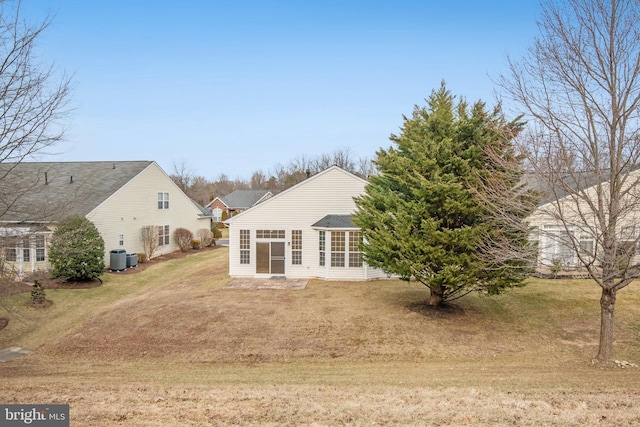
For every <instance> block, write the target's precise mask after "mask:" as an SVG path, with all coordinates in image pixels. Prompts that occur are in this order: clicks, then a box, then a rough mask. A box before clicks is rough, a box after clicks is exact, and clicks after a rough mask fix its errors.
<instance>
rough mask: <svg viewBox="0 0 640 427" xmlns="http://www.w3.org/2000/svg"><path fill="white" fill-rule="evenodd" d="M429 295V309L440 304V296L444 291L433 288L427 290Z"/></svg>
mask: <svg viewBox="0 0 640 427" xmlns="http://www.w3.org/2000/svg"><path fill="white" fill-rule="evenodd" d="M429 289H430V290H431V293H430V294H429V305H430V306H431V307H438V306H440V304H442V295H443V294H444V290H443V289H442V288H441V287H440V286H433V287H430V288H429Z"/></svg>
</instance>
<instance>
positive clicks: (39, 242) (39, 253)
mask: <svg viewBox="0 0 640 427" xmlns="http://www.w3.org/2000/svg"><path fill="white" fill-rule="evenodd" d="M45 249H46V248H45V239H44V236H36V261H38V262H42V261H45V260H46V253H45Z"/></svg>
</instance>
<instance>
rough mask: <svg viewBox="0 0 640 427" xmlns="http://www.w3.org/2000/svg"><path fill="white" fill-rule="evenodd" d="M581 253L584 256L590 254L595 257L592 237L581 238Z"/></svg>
mask: <svg viewBox="0 0 640 427" xmlns="http://www.w3.org/2000/svg"><path fill="white" fill-rule="evenodd" d="M580 253H581V255H583V256H584V255H588V256H590V257H593V256H594V255H595V250H594V245H593V240H592V239H580Z"/></svg>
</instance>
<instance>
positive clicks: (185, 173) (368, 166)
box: [171, 149, 376, 206]
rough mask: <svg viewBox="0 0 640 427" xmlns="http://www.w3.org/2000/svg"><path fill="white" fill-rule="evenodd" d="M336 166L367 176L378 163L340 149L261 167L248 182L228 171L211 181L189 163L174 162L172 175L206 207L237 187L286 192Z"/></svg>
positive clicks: (373, 171) (190, 194)
mask: <svg viewBox="0 0 640 427" xmlns="http://www.w3.org/2000/svg"><path fill="white" fill-rule="evenodd" d="M333 165H336V166H339V167H341V168H342V169H345V170H347V171H349V172H351V173H353V174H355V175H358V176H360V177H362V178H365V179H367V178H368V177H370V176H372V175H375V174H376V166H375V163H374V162H373V160H372V159H370V158H367V157H361V158H358V159H356V158H355V157H354V156H353V154H352V153H351V151H350V150H349V149H340V150H336V151H334V152H333V153H331V154H322V155H319V156H315V157H309V156H305V155H299V156H297V157H295V158H294V159H293V160H291V161H290V162H289V163H288V164H287V165H286V166H285V165H283V164H280V163H278V164H276V165H275V166H273V167H272V168H271V170H270V171H268V172H267V173H265V172H263V170H262V169H258V170H256V171H255V172H254V173H253V175H251V178H250V179H249V180H248V181H247V180H243V179H240V178H236V179H230V178H229V177H228V176H227V175H226V174H224V173H221V174H220V175H219V176H218V178H216V179H214V180H207V179H206V178H205V177H203V176H198V175H194V173H193V171H192V169H191V167H190V166H189V165H187V164H186V163H185V162H181V163H180V164H176V163H175V162H174V164H173V171H172V173H171V178H172V179H173V180H174V182H175V183H176V184H177V185H178V186H179V187H180V188H181V189H182V190H183V191H184V192H185V193H187V195H188V196H189V197H191V198H192V199H193V200H195V201H196V202H198V203H200V204H201V205H203V206H204V205H206V204H207V203H209V202H210V201H211V200H213V199H214V198H215V197H218V196H224V195H227V194H229V193H231V192H233V191H235V190H271V191H282V190H285V189H287V188H289V187H292V186H294V185H296V184H297V183H299V182H302V181H304V180H305V179H306V178H307V177H308V176H309V175H313V174H316V173H318V172H321V171H323V170H325V169H327V168H328V167H331V166H333Z"/></svg>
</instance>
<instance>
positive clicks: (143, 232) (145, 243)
mask: <svg viewBox="0 0 640 427" xmlns="http://www.w3.org/2000/svg"><path fill="white" fill-rule="evenodd" d="M159 237H160V226H158V225H145V226H144V227H142V228H140V244H141V245H142V250H143V252H144V254H145V256H146V257H147V259H151V258H153V256H154V255H155V253H156V251H157V250H158V248H159V247H160V242H159V240H158V239H159Z"/></svg>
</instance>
